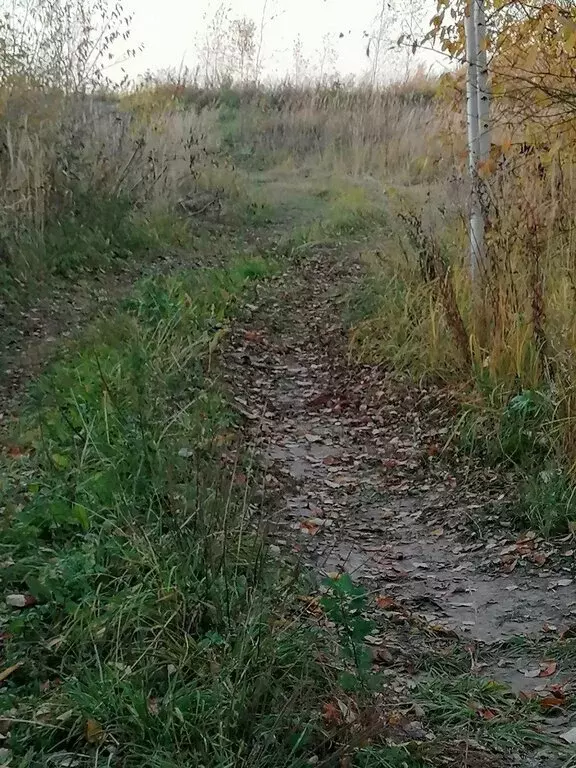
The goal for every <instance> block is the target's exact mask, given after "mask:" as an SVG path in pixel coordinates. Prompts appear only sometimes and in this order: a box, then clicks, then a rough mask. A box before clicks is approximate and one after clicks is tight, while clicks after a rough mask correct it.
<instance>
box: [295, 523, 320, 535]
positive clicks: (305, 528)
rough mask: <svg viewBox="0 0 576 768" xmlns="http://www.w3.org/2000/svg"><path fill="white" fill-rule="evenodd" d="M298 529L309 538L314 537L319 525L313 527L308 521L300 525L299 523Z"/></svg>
mask: <svg viewBox="0 0 576 768" xmlns="http://www.w3.org/2000/svg"><path fill="white" fill-rule="evenodd" d="M300 528H301V529H302V530H303V531H305V532H306V533H308V534H309V535H310V536H316V534H317V533H318V531H319V530H320V526H319V525H314V523H311V522H310V521H309V520H304V521H303V522H302V523H300Z"/></svg>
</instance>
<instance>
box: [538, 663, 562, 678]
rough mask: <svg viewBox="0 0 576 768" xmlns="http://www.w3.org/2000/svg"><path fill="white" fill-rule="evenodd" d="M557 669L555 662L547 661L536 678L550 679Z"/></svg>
mask: <svg viewBox="0 0 576 768" xmlns="http://www.w3.org/2000/svg"><path fill="white" fill-rule="evenodd" d="M557 669H558V664H557V662H555V661H547V662H546V666H545V667H543V668H542V669H541V670H540V672H539V674H538V677H551V676H552V675H553V674H555V672H556V670H557Z"/></svg>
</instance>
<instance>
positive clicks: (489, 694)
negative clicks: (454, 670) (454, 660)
mask: <svg viewBox="0 0 576 768" xmlns="http://www.w3.org/2000/svg"><path fill="white" fill-rule="evenodd" d="M416 696H417V698H419V699H420V701H421V703H422V706H423V707H424V709H425V711H426V714H427V716H428V718H429V722H430V725H431V727H435V726H441V727H442V728H443V729H445V731H446V732H447V733H450V732H452V733H454V734H457V733H459V732H461V730H462V728H466V729H467V730H468V732H469V733H472V734H474V738H475V739H477V740H478V741H479V742H480V743H483V744H484V745H486V746H489V747H492V748H495V749H500V750H504V751H509V750H514V749H516V748H517V747H518V746H519V745H524V746H526V745H529V744H533V745H537V744H539V743H542V742H544V741H546V737H545V736H544V735H542V734H541V733H539V732H538V730H537V728H536V722H535V721H534V722H532V720H531V716H532V715H533V713H534V711H536V707H537V705H536V704H534V703H532V702H522V701H521V700H520V699H518V697H517V696H516V695H515V694H514V693H513V692H512V691H511V690H510V689H509V688H508V687H507V686H505V685H503V684H501V683H498V682H495V681H493V680H481V679H478V678H476V677H470V676H465V675H464V676H459V677H456V678H454V679H449V678H446V677H442V678H440V677H431V678H429V679H428V680H427V681H426V682H423V683H422V684H421V685H420V686H419V688H418V689H417V691H416Z"/></svg>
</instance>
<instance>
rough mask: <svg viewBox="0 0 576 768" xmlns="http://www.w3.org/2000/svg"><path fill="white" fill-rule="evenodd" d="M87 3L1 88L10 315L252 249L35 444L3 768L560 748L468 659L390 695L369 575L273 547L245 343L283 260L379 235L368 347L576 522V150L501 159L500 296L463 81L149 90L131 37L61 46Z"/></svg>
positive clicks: (27, 443) (137, 340) (103, 339)
mask: <svg viewBox="0 0 576 768" xmlns="http://www.w3.org/2000/svg"><path fill="white" fill-rule="evenodd" d="M32 6H33V13H34V14H35V16H34V18H35V19H36V21H37V22H40V21H42V20H45V19H46V18H48V17H46V16H45V15H43V14H45V13H47V12H48V7H47V4H46V3H44V2H42V0H38V1H37V2H35V3H33V4H32ZM58 9H60V11H62V10H63V9H68V11H69V12H72V10H74V9H75V12H76V13H78V14H81V15H82V14H85V13H88V14H90V13H91V14H92V15H93V16H94V15H98V12H99V11H100V10H102V8H101V6H100V4H99V3H93V4H91V5H90V8H89V9H88V11H87V10H86V9H83V8H82V4H78V5H75V4H74V3H72V4H71V5H66V4H64V6H60V5H58V4H57V10H58ZM67 18H68V17H67V16H66V14H64V15H63V16H60V17H59V16H58V14H57V13H56V15H53V16H52V17H50V19H51V26H50V32H49V34H48V36H47V37H44V36H41V38H40V49H41V50H42V51H43V56H42V57H41V61H39V63H38V65H37V66H36V63H34V62H33V61H32V58H31V56H30V52H31V51H32V50H33V46H32V45H31V47H30V49H28V48H27V47H24V48H23V49H22V51H20V52H19V57H20V58H18V59H16V62H17V66H16V65H15V66H14V67H12V68H10V67H8V68H7V69H6V71H5V72H3V73H0V95H1V97H2V104H3V107H4V109H3V112H2V116H1V118H0V132H1V134H2V136H3V139H4V151H3V152H2V153H1V154H0V180H1V181H2V192H1V193H0V209H1V211H2V225H3V229H2V232H3V234H2V242H1V243H0V246H1V248H2V252H1V254H0V255H1V256H2V259H1V264H0V282H1V288H0V298H1V300H2V303H3V305H4V307H5V308H7V309H8V310H9V311H11V312H12V313H13V312H14V311H15V310H20V309H22V308H23V307H26V306H27V305H29V304H30V302H31V301H33V300H34V299H35V298H36V297H37V296H38V295H40V294H41V293H42V292H46V291H49V290H50V288H51V287H52V286H53V285H54V284H56V283H61V282H62V281H69V282H72V281H73V280H74V279H75V278H77V277H78V275H79V274H82V273H89V272H94V271H98V270H104V269H109V268H113V267H114V265H115V264H116V263H117V262H118V261H119V260H126V259H133V260H140V259H142V260H143V259H146V258H148V256H149V254H151V253H158V252H160V253H165V252H166V251H167V250H169V249H170V248H172V247H174V246H177V247H178V248H179V249H182V248H188V247H190V244H191V242H192V240H191V234H192V235H195V236H197V240H196V244H197V245H198V244H200V245H202V243H204V242H205V241H206V240H207V239H208V238H209V237H210V236H214V237H215V239H218V238H221V241H220V243H219V246H218V257H219V261H220V262H222V266H221V267H220V268H202V269H197V270H196V271H194V272H193V273H192V272H186V273H184V274H178V275H174V276H172V277H167V278H166V277H155V278H153V279H149V280H146V281H144V282H142V283H141V284H140V285H139V286H138V287H137V288H136V290H135V291H134V292H133V294H132V295H131V296H130V297H129V298H128V299H127V300H126V301H125V302H124V303H123V305H122V307H121V308H120V310H119V311H118V312H116V313H115V314H113V315H112V316H111V317H109V318H108V319H100V320H99V321H97V322H96V323H95V324H93V325H91V326H90V327H89V328H88V329H87V331H86V333H85V334H83V335H82V336H81V337H80V338H79V339H77V340H76V341H75V342H74V343H73V344H72V345H70V346H69V347H68V348H67V349H66V350H63V351H62V353H61V354H60V357H59V358H58V359H57V360H56V362H55V363H54V364H53V365H52V366H51V368H50V370H49V371H47V372H46V373H45V374H44V375H42V376H41V377H40V378H39V380H38V381H37V382H35V383H34V385H33V387H32V388H31V391H30V393H29V396H28V399H27V403H26V407H25V408H24V409H23V412H22V414H21V415H20V418H19V421H18V423H17V425H16V427H15V431H14V434H12V435H10V436H9V437H8V436H7V437H6V439H5V450H4V454H3V458H2V461H3V476H2V480H1V485H0V489H1V494H2V501H1V504H2V511H3V520H2V541H1V544H0V566H1V569H0V573H1V575H2V584H3V594H4V596H5V604H3V605H2V608H0V643H1V649H2V654H3V660H2V667H1V669H0V685H1V687H0V736H1V737H2V743H1V744H0V758H1V759H0V764H1V763H2V762H3V761H4V762H6V763H7V762H9V761H11V762H10V764H11V765H16V766H19V767H20V766H22V768H24V767H25V766H29V767H30V768H36V766H38V767H40V766H46V765H56V766H69V768H72V767H75V766H80V765H84V764H86V765H87V764H91V765H95V766H111V765H123V766H134V768H136V766H144V767H148V768H176V766H182V767H183V766H187V765H199V766H200V765H201V766H206V768H225V766H250V767H252V766H255V767H256V768H258V767H260V768H281V767H282V766H286V768H298V766H301V767H302V768H304V766H310V765H321V766H327V767H328V766H339V768H343V766H347V765H350V766H352V765H354V766H365V767H366V768H373V767H374V766H382V767H383V768H396V766H398V768H400V767H401V766H402V768H405V767H406V766H409V768H417V767H418V768H419V767H420V766H426V765H436V764H446V763H445V761H444V763H443V760H444V759H445V758H446V757H447V756H448V760H449V761H450V759H452V762H454V760H462V759H464V758H463V756H462V753H461V752H458V753H457V754H456V756H455V757H454V758H452V757H451V753H450V752H449V750H448V751H447V752H446V754H441V752H442V750H441V749H439V745H441V746H442V745H447V744H450V745H455V744H456V743H457V742H458V740H459V739H460V738H461V735H462V734H463V733H464V734H465V735H466V737H468V735H469V734H470V733H473V734H474V738H475V739H476V740H477V742H478V745H479V746H478V749H479V750H480V751H483V750H485V749H488V750H492V751H494V752H495V753H497V752H506V753H510V752H512V751H516V750H523V749H525V748H528V747H530V748H532V747H535V746H537V745H539V744H541V743H543V742H544V741H545V738H544V736H542V734H540V733H538V732H537V730H535V728H534V718H533V715H534V714H535V713H536V710H537V709H538V705H537V704H535V703H533V702H524V701H520V700H519V699H518V697H516V696H515V695H513V694H512V693H511V692H510V690H509V689H504V688H503V687H501V686H499V685H498V684H496V683H494V682H493V681H487V680H486V681H484V680H481V679H480V678H478V677H477V676H476V675H474V674H470V673H469V671H465V670H464V669H460V668H459V667H458V666H457V664H456V663H455V664H454V670H456V671H454V674H451V678H450V679H449V680H447V679H446V676H445V675H444V676H442V677H436V676H435V675H434V674H429V675H423V676H422V678H421V680H420V681H419V683H418V685H417V688H416V690H415V693H414V698H415V699H416V701H417V702H418V703H417V705H416V706H415V705H414V702H413V701H408V700H407V697H406V695H404V694H402V695H399V694H398V691H397V689H394V688H388V687H387V686H388V683H389V678H387V675H386V674H382V670H381V669H380V668H379V665H378V663H375V658H374V654H373V652H372V650H371V649H370V648H369V645H368V643H369V641H370V634H371V633H372V632H375V631H378V629H379V628H378V626H377V625H376V623H375V621H374V619H373V618H372V615H371V612H372V610H373V606H372V603H371V599H372V596H371V595H369V594H368V592H367V590H366V589H365V588H364V587H363V586H360V585H357V584H355V583H354V582H353V580H352V579H351V578H350V577H349V576H348V575H347V574H338V575H335V574H331V575H330V577H329V578H328V579H327V580H326V581H324V583H323V584H322V585H321V586H320V587H318V585H317V584H315V583H313V581H312V580H311V578H310V577H308V576H306V575H305V574H302V573H301V572H300V571H299V569H298V568H297V567H295V566H294V564H292V563H290V562H289V561H285V560H284V559H283V558H282V557H281V556H279V555H278V553H277V552H276V549H275V550H273V551H271V550H270V549H269V548H268V544H267V541H266V537H265V535H264V531H263V530H261V522H260V517H259V514H258V512H259V510H258V503H261V501H260V500H261V494H259V493H258V491H259V490H260V486H261V483H262V477H261V476H260V474H259V471H258V469H257V468H256V463H255V462H254V459H253V457H252V456H251V455H249V452H247V451H246V449H245V447H244V446H243V445H242V443H241V438H240V437H239V434H240V432H239V430H238V423H239V416H238V414H237V413H236V411H235V410H234V409H233V408H231V406H230V403H229V402H228V400H227V395H226V391H225V388H224V387H223V385H222V383H221V381H220V380H219V371H218V359H217V354H218V349H219V345H220V344H221V343H222V341H223V340H224V339H225V338H226V335H227V331H228V325H229V323H230V321H231V318H232V317H233V316H234V315H235V313H236V312H237V311H238V310H239V309H240V308H241V307H242V306H243V305H245V304H248V305H250V306H252V305H251V302H252V301H257V299H258V291H259V288H258V285H259V284H264V285H265V284H266V281H267V280H269V279H271V278H272V276H273V274H274V273H275V271H276V270H282V269H284V268H285V266H286V264H290V265H293V268H295V269H297V268H298V265H299V264H300V262H301V261H303V260H304V259H305V258H306V256H307V255H308V254H309V253H310V252H312V251H314V250H317V249H323V248H325V249H327V250H328V249H337V248H339V247H340V246H341V244H342V243H343V242H347V243H348V244H355V246H356V247H357V248H362V249H363V251H364V253H363V258H364V262H365V265H366V267H367V270H366V272H367V275H366V276H365V277H363V278H362V279H361V280H360V281H359V282H358V284H357V285H356V286H354V287H353V290H352V291H351V292H350V295H349V296H348V299H347V309H346V312H347V317H348V320H349V323H350V326H351V350H352V353H353V354H354V355H355V356H356V357H357V358H358V359H361V360H363V361H369V362H376V363H386V364H387V365H389V366H390V367H391V368H392V369H393V370H394V371H396V372H402V374H407V375H409V376H412V377H414V378H417V379H420V380H423V379H424V380H428V381H431V380H434V381H436V382H438V381H439V382H441V383H442V385H448V386H451V387H454V386H456V387H457V388H458V390H459V392H461V393H462V405H463V411H462V417H461V420H460V422H459V424H458V426H457V428H456V432H457V434H458V437H459V440H460V443H461V445H462V447H463V448H464V449H465V450H468V451H469V452H471V453H473V454H475V455H476V456H479V457H480V458H481V459H482V460H483V461H486V462H488V463H491V464H499V465H504V466H505V467H506V468H508V469H512V470H513V471H514V472H516V473H517V476H518V478H519V480H520V481H521V488H522V494H521V498H520V499H519V500H518V502H517V505H516V507H515V508H514V510H513V514H514V516H515V519H516V521H517V523H518V525H521V526H526V527H529V528H532V529H535V530H538V531H540V532H541V533H543V534H545V535H552V534H555V533H558V532H565V531H567V530H569V531H571V532H573V526H574V523H575V521H576V502H575V501H574V499H575V496H576V493H575V486H574V462H575V460H576V455H575V453H574V452H575V445H576V442H575V439H574V435H575V434H576V433H575V431H574V413H573V411H574V373H575V368H574V360H573V358H574V349H573V347H574V338H573V336H574V322H573V320H574V314H575V312H576V303H575V302H576V294H575V292H574V290H573V288H574V285H573V272H574V270H573V266H574V264H573V262H574V247H573V232H574V224H573V219H574V214H573V212H574V210H576V206H575V205H574V204H573V201H574V188H573V187H574V185H573V179H572V176H573V174H572V157H571V153H570V148H569V146H565V145H562V146H561V147H560V148H559V150H558V151H555V152H551V149H550V148H548V149H547V150H544V151H543V152H539V153H531V154H530V155H529V157H528V158H527V159H526V157H521V152H520V150H518V151H516V149H515V145H514V142H511V143H510V146H508V147H507V149H506V151H503V152H502V153H500V155H502V156H505V158H506V162H502V163H501V165H499V166H498V167H497V168H496V167H495V168H493V169H487V170H488V171H489V174H487V175H489V177H490V179H491V181H490V184H491V192H492V193H493V203H494V211H493V215H492V219H491V231H490V234H489V245H490V249H491V259H492V260H491V269H490V273H489V275H488V276H487V281H486V286H485V291H484V293H483V294H482V296H481V297H478V296H475V295H474V292H473V290H472V287H471V285H470V281H469V277H468V273H467V268H466V266H465V258H466V253H465V248H466V245H465V239H466V238H465V226H464V223H463V215H462V214H463V205H462V203H463V202H464V198H465V195H464V192H463V191H464V189H465V186H464V182H463V169H462V167H461V166H462V163H461V151H462V146H463V134H462V130H461V129H462V126H461V124H460V122H459V120H458V118H457V117H455V114H454V112H453V111H452V109H451V104H450V99H449V97H450V96H451V95H453V93H454V88H456V90H457V88H458V82H459V80H458V76H455V77H454V78H451V79H450V78H449V79H448V83H446V82H439V81H436V80H434V79H431V78H425V77H422V76H418V77H417V78H415V79H414V80H413V81H412V82H409V83H406V84H404V85H402V86H393V87H390V88H387V89H379V88H375V87H370V88H368V87H364V86H350V87H348V86H344V85H342V84H341V83H339V82H335V83H333V84H332V85H331V86H328V85H326V83H323V84H322V85H319V86H318V87H312V86H309V85H307V86H295V85H291V84H289V83H285V84H284V85H282V86H277V87H273V88H272V87H270V88H264V87H260V86H258V85H249V86H246V87H240V86H239V87H236V86H234V85H233V83H228V84H227V85H225V86H223V87H219V88H212V87H200V86H198V85H197V84H186V83H181V82H175V83H172V82H159V83H153V82H147V83H146V84H145V85H144V86H143V87H141V88H137V89H132V90H128V89H125V90H124V91H123V92H122V93H121V94H118V93H113V92H112V91H111V90H110V89H109V87H108V86H109V84H107V83H106V82H105V78H104V76H103V70H102V69H101V58H102V56H103V55H104V54H106V53H107V51H108V46H109V45H110V42H113V41H114V40H116V39H117V33H118V30H115V31H112V32H110V35H111V36H110V37H109V40H110V42H106V43H105V44H104V46H103V47H102V48H101V49H98V50H97V52H96V54H97V55H96V58H95V60H94V61H90V60H89V59H88V58H87V57H86V52H87V51H88V50H94V49H93V47H91V45H92V43H93V42H94V41H93V40H92V35H93V34H94V31H95V29H96V27H94V28H92V27H90V26H88V27H86V29H87V30H88V31H87V32H86V33H85V34H87V35H88V37H87V38H82V37H81V39H79V40H78V41H77V47H76V49H75V50H76V54H75V55H74V56H73V57H72V61H67V62H62V61H58V59H57V50H58V48H57V47H56V48H54V47H52V48H51V47H50V46H51V45H52V42H53V41H54V40H56V39H61V38H62V36H63V35H64V36H65V35H67V34H69V33H70V29H69V27H68V26H67V23H68V22H67V21H66V19H67ZM75 18H76V17H75ZM102 18H103V24H104V26H105V27H106V29H108V25H109V24H112V19H111V18H109V17H108V16H106V15H104V16H103V17H102ZM74 28H75V29H76V27H74ZM121 28H122V29H123V28H124V22H122V23H121ZM55 30H56V31H55ZM100 31H101V30H100ZM38 34H40V33H38ZM58 36H60V37H58ZM17 37H18V36H17ZM105 39H106V38H105ZM51 41H52V42H51ZM36 42H37V43H38V41H36ZM54 56H56V58H54ZM98 62H100V64H99V63H98ZM56 64H58V66H56ZM48 72H49V73H51V74H50V76H49V77H48ZM560 150H561V151H560ZM500 155H499V156H498V157H499V158H500ZM548 155H549V156H550V157H549V162H548ZM510 160H513V162H510ZM545 160H546V162H544V161H545ZM543 169H544V170H543ZM263 173H272V174H274V175H275V178H277V179H278V180H279V182H278V183H279V185H280V186H281V190H280V192H281V194H280V195H279V196H278V199H275V197H274V195H273V190H274V186H273V184H269V185H268V186H267V189H266V196H265V195H263V194H262V193H261V192H260V190H259V185H258V181H259V178H260V175H261V174H263ZM302 178H306V179H307V182H306V192H305V194H303V192H302V190H301V188H300V187H299V186H298V181H295V180H297V179H302ZM290 185H293V188H291V186H290ZM504 201H507V204H506V205H504V204H503V203H504ZM279 212H280V213H279ZM229 225H232V226H229ZM235 227H236V228H238V227H241V228H242V230H243V232H244V234H245V235H246V238H245V239H246V241H249V242H250V243H251V245H246V243H243V244H242V247H241V248H239V246H238V242H239V241H242V240H243V235H238V233H237V232H233V231H232V230H233V229H234V228H235ZM263 233H266V234H267V235H270V233H271V234H272V236H271V237H270V236H268V237H263ZM368 233H377V236H378V239H379V243H378V247H377V248H376V247H375V246H374V245H373V244H371V245H370V247H368V246H366V242H367V239H368V238H367V234H368ZM271 253H273V254H274V257H275V259H276V260H277V261H274V260H273V259H272V258H271V256H270V254H271ZM246 254H248V255H246ZM253 254H257V255H253ZM294 265H295V266H294ZM65 284H66V283H65ZM479 305H480V309H479ZM257 500H258V501H257ZM454 657H455V658H457V659H458V660H460V659H461V658H465V659H466V663H468V653H467V652H466V653H464V652H463V651H462V648H460V647H458V648H457V649H455V650H454ZM431 666H433V665H431ZM383 692H384V693H383ZM384 695H385V696H389V699H386V700H384V699H383V696H384ZM563 705H564V699H563ZM399 712H400V714H399ZM416 713H417V714H416ZM410 718H412V719H414V720H416V721H417V723H416V725H417V726H418V728H419V729H418V728H416V729H413V732H412V735H411V733H410V731H409V730H408V731H406V730H405V727H406V726H409V725H413V722H412V720H411V719H410ZM420 719H421V720H422V723H420V722H419V720H420ZM403 729H404V730H403ZM414 733H415V735H414ZM466 754H468V753H467V752H466Z"/></svg>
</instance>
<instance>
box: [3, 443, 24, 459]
mask: <svg viewBox="0 0 576 768" xmlns="http://www.w3.org/2000/svg"><path fill="white" fill-rule="evenodd" d="M6 453H7V454H8V456H10V457H11V458H13V459H20V458H22V457H23V456H28V452H27V451H25V450H24V449H23V448H22V447H21V446H20V445H9V446H8V448H7V449H6Z"/></svg>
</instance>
